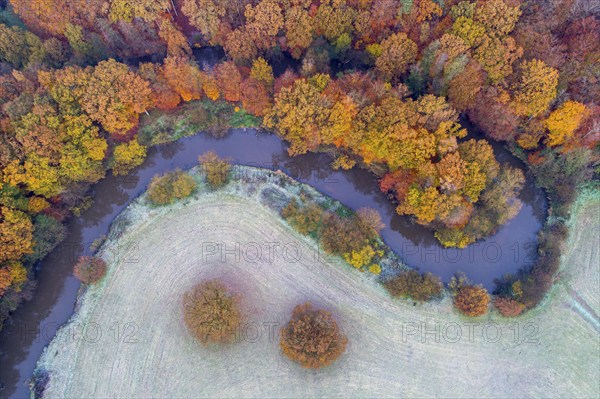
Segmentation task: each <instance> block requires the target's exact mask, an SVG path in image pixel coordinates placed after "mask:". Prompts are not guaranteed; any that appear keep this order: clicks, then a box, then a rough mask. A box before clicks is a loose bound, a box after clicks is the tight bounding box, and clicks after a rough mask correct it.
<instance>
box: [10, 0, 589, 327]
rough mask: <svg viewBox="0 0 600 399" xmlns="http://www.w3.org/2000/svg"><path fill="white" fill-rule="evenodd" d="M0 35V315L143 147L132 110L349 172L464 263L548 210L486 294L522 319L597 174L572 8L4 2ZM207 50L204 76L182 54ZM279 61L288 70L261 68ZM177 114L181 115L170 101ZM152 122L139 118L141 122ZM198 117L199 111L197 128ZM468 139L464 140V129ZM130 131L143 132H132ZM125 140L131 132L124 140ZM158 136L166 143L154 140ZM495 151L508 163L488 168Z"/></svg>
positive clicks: (585, 16)
mask: <svg viewBox="0 0 600 399" xmlns="http://www.w3.org/2000/svg"><path fill="white" fill-rule="evenodd" d="M3 7H4V9H3V12H2V15H1V19H0V22H2V23H1V24H0V248H1V252H0V320H2V321H3V320H4V319H6V317H8V315H9V313H10V312H11V311H13V310H14V309H15V308H16V307H17V306H18V304H19V302H20V301H21V300H22V299H23V298H26V297H27V296H29V295H31V292H32V290H33V289H34V280H35V276H34V273H33V266H34V265H35V264H36V262H38V261H39V260H41V259H42V258H44V256H46V255H47V254H48V253H49V252H50V251H51V250H52V248H54V247H55V246H56V245H57V244H58V243H59V242H60V241H61V240H62V239H63V238H64V236H65V229H64V227H63V222H64V221H65V220H66V219H67V218H68V217H70V216H71V215H79V214H80V213H81V212H83V211H84V210H85V209H86V207H87V206H89V205H90V204H89V198H88V197H87V193H88V192H89V190H90V188H91V187H92V185H93V184H94V183H96V182H98V181H99V180H101V179H102V178H103V177H104V176H106V174H107V173H112V174H115V175H122V174H127V173H129V171H131V170H132V169H134V168H135V167H137V166H139V165H140V164H141V163H142V162H143V161H144V159H145V156H146V151H147V147H148V146H149V145H153V144H157V143H160V142H164V141H165V140H164V137H163V136H161V134H163V132H161V131H158V130H156V131H151V130H150V131H149V130H148V128H147V127H145V126H144V118H145V117H146V116H147V114H148V113H149V112H151V111H152V112H163V113H166V114H168V113H170V112H174V111H175V110H177V109H180V108H181V107H182V106H186V105H187V106H189V107H190V109H192V110H193V109H194V107H196V108H199V107H203V109H204V110H205V113H208V114H209V116H206V117H207V118H208V117H210V114H211V113H212V114H218V113H219V112H222V111H221V110H222V109H228V110H229V111H228V112H229V113H228V115H230V117H229V119H228V121H225V122H224V123H225V125H228V126H230V127H237V126H248V127H250V126H253V127H259V126H260V127H263V128H265V129H266V130H268V131H270V132H273V133H274V134H277V135H279V136H280V137H281V138H282V139H284V140H285V141H286V142H287V143H288V144H289V150H288V152H289V153H290V155H298V154H305V153H307V152H326V153H328V154H330V155H331V156H332V159H333V161H332V165H331V167H332V168H336V169H338V168H341V169H351V168H353V167H361V168H366V169H367V170H369V171H371V172H373V173H374V174H376V175H377V176H378V178H379V179H380V189H381V191H382V192H384V193H386V194H387V195H388V196H389V199H390V201H393V202H394V204H395V206H396V211H397V213H398V214H400V215H406V216H408V217H410V218H411V219H412V220H414V223H418V224H421V225H424V226H426V227H427V228H429V229H431V230H432V231H433V232H434V234H435V237H436V239H437V240H438V241H439V242H440V244H441V245H443V246H447V247H459V248H463V247H466V246H468V245H469V244H472V243H474V242H476V241H477V240H480V239H483V238H485V237H488V236H490V235H491V234H493V233H494V232H495V231H496V230H497V229H498V228H499V227H501V226H502V225H503V224H504V223H506V222H507V221H508V220H510V219H511V218H513V217H514V216H515V215H516V214H517V213H518V212H519V210H520V207H521V203H520V200H519V198H518V195H519V193H520V191H521V188H522V187H523V185H524V184H525V175H526V174H529V175H531V177H532V179H534V181H535V184H536V185H538V186H539V187H541V188H543V189H544V190H545V193H546V194H547V196H548V199H549V209H548V214H549V217H548V220H547V222H546V224H545V225H544V227H543V229H542V231H541V232H540V234H539V245H538V259H537V261H536V263H535V264H534V265H533V266H532V268H531V269H530V270H524V271H523V272H522V273H521V274H520V275H516V276H512V277H511V278H508V279H507V280H506V281H503V282H499V284H498V292H497V293H498V294H499V295H500V296H503V297H505V298H507V300H512V301H518V302H519V304H520V306H526V307H529V308H531V307H534V306H535V305H536V304H537V303H539V301H541V299H542V298H543V296H544V293H545V292H546V291H547V289H548V288H549V287H550V285H551V284H552V281H553V278H554V275H555V273H556V270H557V267H558V263H557V262H558V260H557V259H558V258H559V255H560V245H559V244H560V243H562V242H563V241H564V239H565V236H566V232H565V230H566V229H565V226H564V221H565V218H566V217H567V216H568V214H569V209H570V204H571V203H572V202H573V200H574V199H575V197H576V194H577V191H578V189H579V188H580V187H582V186H583V185H585V184H588V182H589V181H591V180H593V179H597V178H598V173H599V169H598V161H599V159H600V155H599V148H598V145H599V143H600V122H599V121H598V114H599V111H600V108H599V107H600V105H598V100H599V99H600V83H599V81H598V80H599V79H600V69H599V65H600V9H598V6H597V5H594V4H593V2H589V1H584V0H557V1H552V2H551V1H536V2H522V1H520V0H477V1H473V2H470V1H458V0H440V1H436V0H397V1H396V0H175V1H171V0H135V1H134V0H87V1H86V0H43V1H41V0H30V1H22V0H10V1H9V2H6V4H3ZM207 46H212V47H218V48H222V49H223V51H224V53H225V58H224V59H223V60H222V61H221V62H219V63H218V64H217V65H216V66H215V67H214V68H204V67H203V66H202V64H201V63H198V62H196V59H195V57H194V51H195V49H196V48H202V47H207ZM282 60H288V64H289V65H293V66H295V67H289V68H287V69H285V70H282V71H275V72H274V67H273V66H274V65H275V64H281V62H282ZM186 103H187V104H186ZM153 110H154V111H153ZM213 116H214V115H213ZM467 124H469V126H470V125H471V124H472V125H473V126H475V127H476V128H477V129H478V130H479V131H481V132H483V134H484V136H485V139H483V138H479V137H477V138H475V137H473V134H472V133H470V132H468V131H467V129H466V125H467ZM144 129H145V130H144ZM142 131H144V132H145V133H144V134H145V137H144V139H142V138H141V133H140V132H142ZM173 139H176V138H173ZM492 141H493V142H501V143H502V144H503V145H506V146H507V148H509V149H510V151H511V152H512V153H513V154H514V155H515V156H516V157H518V158H520V159H521V160H522V161H523V163H524V164H525V165H526V167H524V168H523V170H521V169H519V168H515V167H513V166H509V165H508V164H504V163H501V162H499V161H498V160H497V159H496V158H495V156H494V151H493V149H492V146H491V144H490V142H492Z"/></svg>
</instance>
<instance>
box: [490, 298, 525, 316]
mask: <svg viewBox="0 0 600 399" xmlns="http://www.w3.org/2000/svg"><path fill="white" fill-rule="evenodd" d="M494 306H495V307H496V309H498V311H499V312H500V314H501V315H502V316H504V317H516V316H518V315H520V314H521V313H522V312H523V309H525V305H523V304H522V303H520V302H517V301H515V300H514V299H511V298H496V299H494Z"/></svg>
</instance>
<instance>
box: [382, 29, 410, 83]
mask: <svg viewBox="0 0 600 399" xmlns="http://www.w3.org/2000/svg"><path fill="white" fill-rule="evenodd" d="M381 50H382V52H381V55H380V56H379V57H377V59H376V60H375V68H376V69H377V72H378V73H379V74H380V76H381V77H382V78H383V79H385V80H388V81H389V80H395V79H396V78H398V77H399V76H400V75H402V74H403V73H404V72H406V70H407V68H408V66H409V65H410V64H411V63H413V62H414V61H415V58H416V57H417V51H418V48H417V44H416V43H415V42H413V41H412V40H410V39H409V38H408V37H407V36H406V33H403V32H400V33H395V34H393V35H391V36H389V37H387V38H386V39H384V40H383V41H382V42H381Z"/></svg>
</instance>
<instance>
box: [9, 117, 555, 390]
mask: <svg viewBox="0 0 600 399" xmlns="http://www.w3.org/2000/svg"><path fill="white" fill-rule="evenodd" d="M211 149H212V150H215V151H216V152H217V153H218V154H219V155H220V156H225V157H231V158H232V159H233V161H234V162H236V163H240V164H245V165H252V166H260V167H266V168H269V169H281V170H283V171H285V172H286V173H289V174H290V175H291V176H293V177H294V178H296V179H298V180H300V181H302V182H305V183H308V184H310V185H312V186H314V187H316V188H317V189H318V190H320V191H321V192H323V193H325V194H327V195H329V196H331V197H333V198H335V199H337V200H340V201H341V202H343V203H344V204H345V205H347V206H349V207H351V208H354V209H358V208H360V207H365V206H368V207H372V208H375V209H377V210H379V212H380V213H381V214H382V217H383V221H384V223H385V224H386V226H387V227H386V228H385V229H384V230H383V232H382V236H383V238H384V240H385V241H386V243H387V244H388V245H389V246H390V247H391V248H392V249H394V250H395V251H396V252H397V253H399V254H400V255H401V256H402V257H403V258H404V259H405V260H406V261H407V263H408V264H409V265H410V266H413V267H418V268H420V269H421V270H425V271H432V272H434V273H437V274H439V275H440V276H442V278H443V279H444V280H447V279H448V278H449V277H450V276H451V275H452V274H453V273H454V272H455V271H457V270H462V271H464V272H465V273H466V274H467V275H468V276H469V277H471V278H472V279H473V280H475V281H477V282H480V283H482V284H484V285H485V286H487V287H488V288H490V287H492V285H493V280H494V278H496V277H500V276H502V275H503V274H504V273H509V272H514V271H516V270H517V269H518V268H519V267H521V266H523V265H526V264H528V262H530V261H531V258H530V257H528V252H527V250H528V249H530V243H531V242H535V236H536V233H537V231H538V229H539V228H540V226H541V221H542V220H543V218H544V214H545V201H544V196H543V193H542V192H541V191H540V190H537V189H535V188H534V187H533V185H532V184H531V181H529V180H528V183H527V187H526V189H525V190H523V193H522V194H521V199H522V200H523V202H524V206H523V209H522V210H521V212H520V213H519V214H518V215H517V217H516V218H514V219H513V220H511V221H510V222H508V223H507V224H506V225H505V226H503V227H502V228H501V229H500V230H499V231H498V233H497V234H495V235H494V236H493V237H490V238H489V239H488V240H485V241H483V242H480V243H477V244H474V245H472V246H470V247H469V248H467V249H464V250H456V249H444V248H441V247H440V246H439V245H438V244H437V241H436V240H435V239H434V238H433V234H432V233H431V232H430V231H428V230H426V229H425V228H423V227H422V226H419V225H415V224H413V223H411V222H410V220H409V219H408V218H406V217H400V216H398V215H397V214H396V213H395V210H394V205H393V204H392V203H390V202H389V201H388V200H387V198H386V197H385V196H384V195H383V194H382V193H381V192H380V191H379V188H378V183H377V179H376V178H375V176H374V175H372V174H370V173H369V172H367V171H365V170H361V169H353V170H350V171H333V170H332V169H331V168H330V163H331V157H330V156H328V155H325V154H306V155H302V156H299V157H294V158H291V157H290V156H289V155H288V154H287V151H286V146H285V144H284V143H283V142H282V141H281V140H279V139H278V138H277V137H276V136H275V135H273V134H269V133H265V132H262V131H259V130H254V129H246V130H244V129H235V130H232V131H231V133H230V134H229V135H227V136H226V137H223V138H220V139H216V138H214V137H211V136H207V135H205V134H200V135H197V136H194V137H189V138H185V139H182V140H180V141H179V142H176V143H170V144H166V145H162V146H158V147H154V148H151V149H150V150H149V151H148V158H147V159H146V161H145V162H144V164H143V165H142V166H140V167H139V168H138V169H137V170H136V171H134V172H133V173H132V174H130V175H128V176H119V177H114V176H112V175H109V176H107V177H106V178H105V179H104V180H102V181H101V182H99V183H98V184H97V185H96V186H95V187H94V189H93V193H92V195H93V198H94V204H93V205H92V206H91V207H90V209H88V210H87V211H86V212H84V213H83V215H82V216H81V217H79V218H74V219H72V220H70V221H69V222H68V223H67V227H68V236H67V239H66V240H65V242H63V243H62V244H61V245H59V246H58V247H57V248H56V249H55V250H54V251H53V252H52V253H51V254H50V255H49V257H48V258H47V259H45V260H44V261H43V262H41V263H40V270H39V273H38V277H39V287H38V290H37V292H36V293H35V296H34V297H33V299H32V300H31V301H30V302H28V303H25V304H24V305H23V306H21V307H20V308H19V310H18V311H17V312H15V314H14V317H13V318H12V323H11V324H9V325H7V326H6V328H5V330H4V331H2V333H1V334H0V348H1V353H0V358H1V362H2V369H1V370H0V381H1V383H2V384H4V387H5V389H4V390H2V391H0V396H2V397H8V396H13V397H28V395H29V391H28V388H27V386H26V381H27V380H28V379H29V378H30V377H31V375H32V372H33V369H34V367H35V363H36V361H37V359H38V358H39V356H40V354H41V352H42V350H43V348H44V346H45V345H47V343H48V342H49V341H50V340H51V339H52V337H53V336H54V331H55V330H56V328H57V326H59V325H61V324H63V323H64V322H66V321H67V320H68V318H69V317H70V316H71V314H72V313H73V309H74V306H75V299H76V295H77V290H78V288H79V283H78V282H77V281H76V280H75V279H74V278H73V277H72V276H71V270H72V266H73V263H74V261H75V259H76V258H77V257H78V256H79V255H80V254H82V253H85V252H86V251H88V248H89V245H90V244H91V243H92V242H93V241H94V240H95V239H96V238H98V237H99V236H101V235H104V234H106V233H107V231H108V229H109V225H110V223H111V221H112V220H113V219H114V217H115V216H116V215H117V214H118V213H119V212H120V211H121V210H123V208H125V206H126V205H127V203H128V202H129V201H130V200H131V199H132V198H135V197H136V196H138V195H139V194H140V193H142V192H143V191H144V190H145V188H146V186H147V185H148V183H149V182H150V180H151V178H152V176H153V175H155V174H157V173H164V172H165V171H168V170H172V169H175V168H177V167H178V168H181V169H187V168H190V167H192V166H194V165H196V164H197V159H198V156H199V155H200V154H202V153H204V152H206V151H207V150H211ZM495 151H496V152H497V156H498V158H499V159H501V160H503V161H506V162H511V163H512V162H515V165H519V161H518V160H516V159H514V158H513V157H512V156H510V154H509V153H508V152H507V151H506V150H504V149H503V148H502V147H501V146H495Z"/></svg>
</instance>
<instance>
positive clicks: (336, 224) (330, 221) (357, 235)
mask: <svg viewBox="0 0 600 399" xmlns="http://www.w3.org/2000/svg"><path fill="white" fill-rule="evenodd" d="M359 226H360V225H359V224H358V219H357V218H356V216H352V217H347V218H344V217H340V216H338V215H337V214H328V215H327V216H326V217H325V218H324V220H323V231H322V232H321V245H322V246H323V249H324V250H325V251H327V252H328V253H331V254H336V255H343V254H351V253H352V251H357V252H358V251H360V250H361V249H362V248H363V247H364V246H365V245H366V244H368V243H369V240H370V239H371V238H372V232H370V231H368V230H366V229H362V228H360V227H359Z"/></svg>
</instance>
